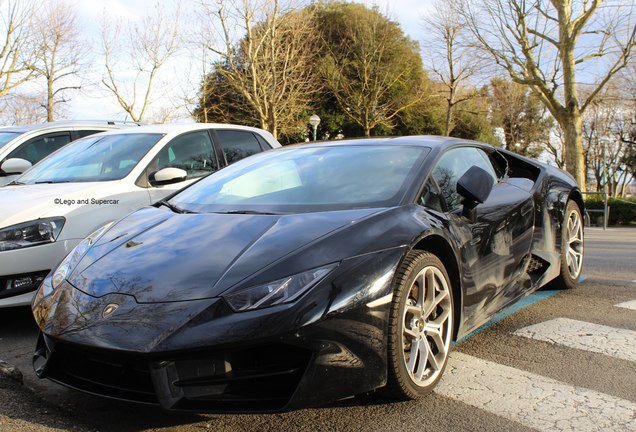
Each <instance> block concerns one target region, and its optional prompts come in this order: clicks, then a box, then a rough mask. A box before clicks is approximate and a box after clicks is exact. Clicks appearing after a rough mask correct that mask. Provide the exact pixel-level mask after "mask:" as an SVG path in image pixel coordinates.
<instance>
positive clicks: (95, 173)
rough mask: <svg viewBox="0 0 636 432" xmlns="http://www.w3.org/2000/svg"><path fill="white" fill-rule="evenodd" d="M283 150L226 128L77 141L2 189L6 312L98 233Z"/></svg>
mask: <svg viewBox="0 0 636 432" xmlns="http://www.w3.org/2000/svg"><path fill="white" fill-rule="evenodd" d="M279 146H280V144H279V143H278V142H277V141H276V140H275V139H274V137H273V136H272V135H271V134H270V133H269V132H266V131H263V130H260V129H255V128H249V127H243V126H234V125H224V124H188V125H157V126H140V127H137V128H129V129H121V130H117V131H112V132H106V133H103V134H99V135H93V136H90V137H87V138H84V139H81V140H77V141H74V142H72V143H71V144H68V145H67V146H65V147H63V148H62V149H60V150H58V151H57V152H55V153H54V154H52V155H50V156H49V157H48V158H46V159H44V160H42V161H41V162H40V163H39V164H37V165H35V166H34V167H33V168H31V169H30V170H29V171H27V172H26V173H25V174H23V175H22V176H21V177H19V178H18V179H16V180H15V182H14V183H16V184H15V185H8V186H4V187H2V188H0V307H3V306H17V305H25V304H29V303H30V302H31V299H32V297H33V294H34V293H35V290H36V289H37V287H38V285H39V284H40V283H41V282H42V280H43V279H44V277H45V276H46V274H47V273H48V272H49V271H50V270H51V269H52V268H54V267H55V266H56V265H57V264H58V263H59V262H60V261H61V260H62V259H63V258H64V256H66V254H68V252H69V251H70V250H71V249H73V248H74V247H75V246H77V244H78V243H79V242H80V241H81V240H82V239H83V238H84V237H86V236H87V235H89V234H90V233H91V232H93V231H94V230H95V229H97V228H100V227H102V226H104V225H106V224H107V223H109V222H112V221H114V220H117V219H119V218H121V217H123V216H125V215H126V214H128V213H130V212H132V211H134V210H137V209H139V208H140V207H143V206H147V205H149V204H151V203H154V202H156V201H159V200H161V199H162V198H164V197H166V196H167V195H169V194H171V193H173V192H175V191H176V190H178V189H180V188H182V187H184V186H185V185H187V184H190V183H192V182H193V181H195V180H196V179H198V178H200V177H202V176H205V175H207V174H209V173H211V172H213V171H215V170H217V169H219V168H221V167H224V166H226V165H228V164H230V163H233V162H235V161H237V160H239V159H241V158H243V157H246V156H249V155H251V154H254V153H258V152H261V151H263V150H269V149H271V148H274V147H279Z"/></svg>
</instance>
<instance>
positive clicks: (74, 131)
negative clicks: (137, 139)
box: [0, 121, 139, 186]
mask: <svg viewBox="0 0 636 432" xmlns="http://www.w3.org/2000/svg"><path fill="white" fill-rule="evenodd" d="M138 125H139V124H138V123H131V122H119V121H60V122H51V123H42V124H34V125H29V126H9V127H5V128H2V129H0V186H3V185H6V184H7V183H10V182H11V181H13V180H14V179H15V178H16V177H18V176H19V175H20V174H22V173H23V172H24V171H26V170H27V169H29V168H30V167H31V166H32V165H35V164H36V163H38V162H39V161H41V160H42V159H44V158H45V157H46V156H48V155H50V154H51V153H53V152H54V151H56V150H57V149H59V148H61V147H63V146H65V145H66V144H68V143H70V142H71V141H74V140H76V139H78V138H83V137H85V136H88V135H92V134H94V133H97V132H104V131H107V130H112V129H119V128H121V127H126V126H138Z"/></svg>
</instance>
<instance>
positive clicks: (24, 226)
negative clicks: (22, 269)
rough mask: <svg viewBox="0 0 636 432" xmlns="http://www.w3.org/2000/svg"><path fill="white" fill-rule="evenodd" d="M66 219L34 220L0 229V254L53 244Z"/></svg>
mask: <svg viewBox="0 0 636 432" xmlns="http://www.w3.org/2000/svg"><path fill="white" fill-rule="evenodd" d="M65 221H66V219H64V218H63V217H54V218H46V219H36V220H33V221H30V222H24V223H21V224H18V225H12V226H10V227H7V228H2V229H0V252H2V251H8V250H13V249H22V248H26V247H31V246H37V245H41V244H46V243H53V242H54V241H55V240H57V237H58V236H59V235H60V232H61V231H62V227H63V226H64V222H65Z"/></svg>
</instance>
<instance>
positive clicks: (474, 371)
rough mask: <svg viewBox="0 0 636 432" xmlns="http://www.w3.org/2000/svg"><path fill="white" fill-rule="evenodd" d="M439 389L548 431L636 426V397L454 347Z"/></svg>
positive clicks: (634, 428) (465, 401)
mask: <svg viewBox="0 0 636 432" xmlns="http://www.w3.org/2000/svg"><path fill="white" fill-rule="evenodd" d="M435 392H436V393H438V394H440V395H442V396H446V397H449V398H452V399H454V400H458V401H461V402H463V403H465V404H468V405H471V406H473V407H476V408H479V409H482V410H485V411H488V412H490V413H492V414H495V415H498V416H501V417H505V418H507V419H509V420H512V421H516V422H518V423H521V424H523V425H524V426H528V427H530V428H534V429H538V430H542V431H566V430H567V431H571V430H576V431H580V432H586V431H601V430H602V431H626V430H636V403H634V402H631V401H628V400H624V399H619V398H617V397H614V396H610V395H607V394H604V393H599V392H596V391H594V390H589V389H585V388H582V387H575V386H571V385H568V384H565V383H562V382H559V381H556V380H553V379H551V378H546V377H543V376H540V375H536V374H533V373H530V372H526V371H523V370H519V369H514V368H511V367H509V366H503V365H500V364H497V363H493V362H489V361H486V360H482V359H478V358H476V357H472V356H469V355H466V354H462V353H457V352H454V353H451V357H450V359H449V363H448V367H447V369H446V372H445V373H444V377H443V378H442V380H441V381H440V384H439V386H437V388H436V389H435Z"/></svg>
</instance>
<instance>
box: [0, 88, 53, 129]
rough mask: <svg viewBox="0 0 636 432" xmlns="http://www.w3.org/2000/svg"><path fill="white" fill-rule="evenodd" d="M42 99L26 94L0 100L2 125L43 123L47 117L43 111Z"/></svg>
mask: <svg viewBox="0 0 636 432" xmlns="http://www.w3.org/2000/svg"><path fill="white" fill-rule="evenodd" d="M41 101H42V97H41V96H39V95H36V96H32V95H26V94H8V95H6V96H4V97H3V98H2V99H1V100H0V124H3V125H25V124H34V123H42V122H43V121H45V120H46V115H45V113H44V111H43V110H42V103H41Z"/></svg>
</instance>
